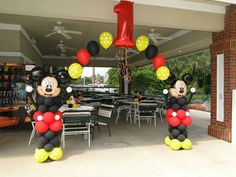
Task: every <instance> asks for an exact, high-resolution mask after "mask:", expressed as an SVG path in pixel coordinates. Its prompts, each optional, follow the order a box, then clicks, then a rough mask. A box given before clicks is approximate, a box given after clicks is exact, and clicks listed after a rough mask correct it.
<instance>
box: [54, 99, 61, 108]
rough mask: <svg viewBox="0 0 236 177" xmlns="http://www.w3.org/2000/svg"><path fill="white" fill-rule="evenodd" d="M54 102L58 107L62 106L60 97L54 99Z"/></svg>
mask: <svg viewBox="0 0 236 177" xmlns="http://www.w3.org/2000/svg"><path fill="white" fill-rule="evenodd" d="M54 102H55V104H56V105H57V106H59V107H60V106H61V100H60V97H54Z"/></svg>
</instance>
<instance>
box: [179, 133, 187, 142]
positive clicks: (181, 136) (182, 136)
mask: <svg viewBox="0 0 236 177" xmlns="http://www.w3.org/2000/svg"><path fill="white" fill-rule="evenodd" d="M177 139H178V140H179V141H181V142H182V141H184V140H185V136H184V135H183V134H180V135H179V136H178V137H177Z"/></svg>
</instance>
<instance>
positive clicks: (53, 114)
mask: <svg viewBox="0 0 236 177" xmlns="http://www.w3.org/2000/svg"><path fill="white" fill-rule="evenodd" d="M36 71H37V72H36ZM36 75H37V77H36ZM43 76H44V75H43V70H42V69H41V68H39V67H36V69H33V70H32V71H31V73H30V77H31V79H32V80H33V81H36V82H38V83H39V82H40V81H41V82H40V83H39V84H38V86H37V87H35V89H36V90H37V93H38V96H37V99H36V102H35V101H34V99H33V96H32V95H33V90H34V89H33V88H32V87H31V86H27V88H26V91H27V96H28V97H29V98H30V100H31V102H32V104H34V105H35V107H36V108H37V111H36V112H35V113H34V114H33V120H34V121H35V131H36V135H37V136H38V142H37V148H36V150H35V153H34V158H35V160H36V161H37V162H40V163H41V162H45V161H51V160H59V159H60V158H61V157H62V155H63V152H62V149H61V148H60V145H61V138H60V135H61V133H62V117H63V116H62V113H61V112H60V111H59V110H58V109H59V108H60V106H61V100H60V98H59V94H60V92H61V89H60V87H59V83H61V84H63V83H67V82H69V76H68V73H67V71H64V70H62V71H59V72H58V73H57V76H56V78H55V77H51V76H46V77H43Z"/></svg>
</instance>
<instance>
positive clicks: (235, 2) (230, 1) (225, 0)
mask: <svg viewBox="0 0 236 177" xmlns="http://www.w3.org/2000/svg"><path fill="white" fill-rule="evenodd" d="M213 1H216V2H223V3H229V4H236V1H235V0H213Z"/></svg>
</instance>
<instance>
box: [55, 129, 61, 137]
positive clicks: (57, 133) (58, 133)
mask: <svg viewBox="0 0 236 177" xmlns="http://www.w3.org/2000/svg"><path fill="white" fill-rule="evenodd" d="M54 133H55V136H57V135H61V134H62V130H60V131H58V132H54Z"/></svg>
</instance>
